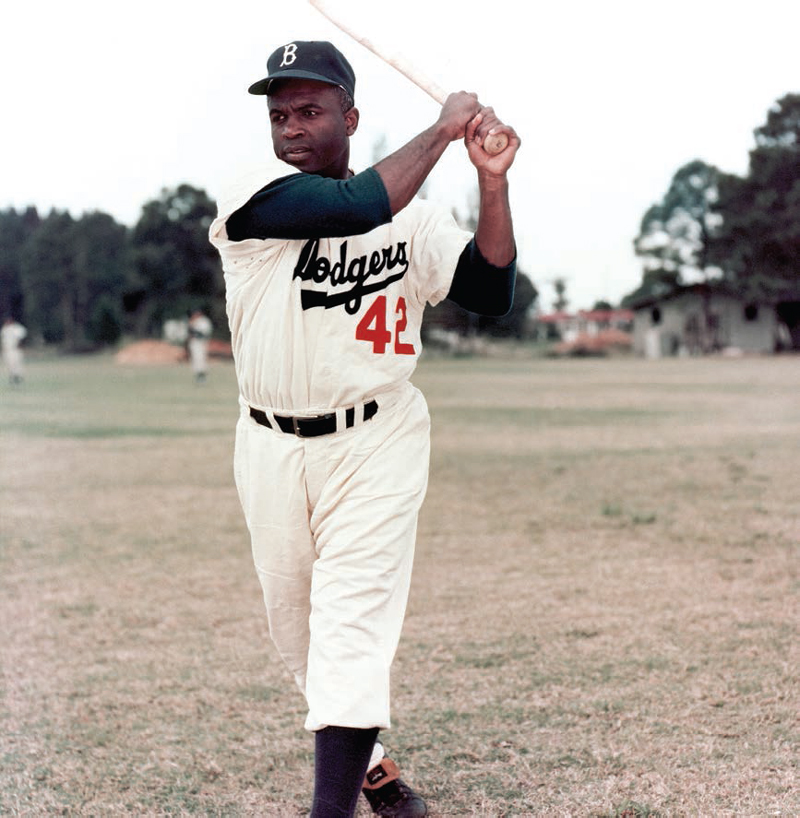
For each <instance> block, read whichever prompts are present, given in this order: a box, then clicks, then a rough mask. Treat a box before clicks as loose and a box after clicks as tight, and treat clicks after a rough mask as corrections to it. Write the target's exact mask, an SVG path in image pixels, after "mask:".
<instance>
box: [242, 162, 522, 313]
mask: <svg viewBox="0 0 800 818" xmlns="http://www.w3.org/2000/svg"><path fill="white" fill-rule="evenodd" d="M391 220H392V211H391V207H390V205H389V196H388V194H387V192H386V188H385V187H384V184H383V180H382V179H381V177H380V175H379V174H378V172H377V171H376V170H375V169H374V168H367V170H365V171H363V172H362V173H358V174H356V175H355V176H353V177H351V178H350V179H329V178H327V177H323V176H317V175H315V174H311V173H297V174H292V175H290V176H284V177H282V178H281V179H276V180H275V181H274V182H271V183H270V184H268V185H267V186H266V187H264V188H262V189H261V190H259V191H258V193H256V194H255V195H254V196H253V197H252V198H251V199H250V200H249V201H248V202H247V203H246V204H245V205H243V206H242V207H241V208H239V210H237V211H236V212H235V213H233V214H232V215H231V216H230V217H229V218H228V221H227V224H226V227H227V231H228V238H229V239H231V240H232V241H244V240H246V239H311V238H318V237H320V236H325V237H326V238H344V237H347V236H354V235H360V234H363V233H368V232H369V231H370V230H374V229H375V228H376V227H380V225H382V224H388V223H389V222H391ZM515 278H516V260H515V261H513V262H511V264H509V265H508V266H507V267H495V266H494V265H493V264H490V263H489V262H488V261H486V259H485V258H484V257H483V256H482V255H481V252H480V250H479V249H478V246H477V244H476V243H475V239H474V238H473V239H472V240H471V241H470V242H469V243H468V244H467V246H466V247H465V248H464V251H463V252H462V253H461V256H460V258H459V260H458V264H457V265H456V269H455V273H454V274H453V281H452V284H451V286H450V291H449V292H448V294H447V298H449V299H450V300H451V301H454V302H455V303H456V304H458V305H459V306H460V307H463V308H464V309H465V310H469V311H470V312H475V313H478V314H479V315H492V316H500V315H505V314H506V313H507V312H508V311H509V310H510V309H511V304H512V301H513V299H514V281H515Z"/></svg>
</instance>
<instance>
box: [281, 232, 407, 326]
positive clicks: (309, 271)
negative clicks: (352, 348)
mask: <svg viewBox="0 0 800 818" xmlns="http://www.w3.org/2000/svg"><path fill="white" fill-rule="evenodd" d="M408 266H409V262H408V256H407V255H406V242H404V241H401V242H398V243H397V244H396V245H393V246H389V247H384V248H383V249H382V250H374V251H373V252H372V253H370V254H369V255H363V256H357V257H356V258H353V259H348V258H347V242H346V241H345V242H342V244H341V245H340V246H339V257H338V258H337V259H336V261H333V260H332V259H329V258H327V257H326V256H324V255H320V253H319V239H311V240H310V241H307V242H306V243H305V244H304V245H303V249H302V250H301V251H300V257H299V258H298V260H297V265H296V266H295V268H294V273H293V275H292V278H299V279H300V280H301V281H313V282H314V283H315V284H326V285H327V289H326V290H302V291H301V304H302V307H303V309H304V310H310V309H313V308H314V307H324V308H325V309H326V310H328V309H330V308H331V307H340V306H342V305H344V308H345V310H346V311H347V312H348V313H349V314H350V315H355V313H357V312H358V311H359V310H360V309H361V301H362V299H363V298H364V296H365V295H370V294H371V293H375V292H378V291H379V290H384V289H386V288H387V287H388V286H389V285H390V284H392V283H393V282H395V281H399V280H400V279H401V278H403V276H404V275H405V274H406V273H407V272H408ZM384 272H386V273H390V275H387V276H386V277H385V278H381V279H380V280H379V281H370V279H373V278H375V277H377V276H380V275H382V274H383V273H384ZM368 282H369V283H368Z"/></svg>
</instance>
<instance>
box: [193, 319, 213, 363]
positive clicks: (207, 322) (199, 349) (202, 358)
mask: <svg viewBox="0 0 800 818" xmlns="http://www.w3.org/2000/svg"><path fill="white" fill-rule="evenodd" d="M213 330H214V325H213V324H212V323H211V319H210V318H209V317H208V316H207V315H203V313H195V314H193V315H192V317H191V318H190V319H189V344H188V345H189V360H190V362H191V365H192V371H193V372H194V374H195V376H197V377H201V376H203V375H205V373H206V370H207V369H208V342H209V339H210V338H211V333H212V332H213Z"/></svg>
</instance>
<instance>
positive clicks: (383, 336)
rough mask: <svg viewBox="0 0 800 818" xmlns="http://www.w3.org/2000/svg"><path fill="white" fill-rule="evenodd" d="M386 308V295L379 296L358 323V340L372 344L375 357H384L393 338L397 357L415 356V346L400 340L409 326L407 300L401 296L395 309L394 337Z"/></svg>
mask: <svg viewBox="0 0 800 818" xmlns="http://www.w3.org/2000/svg"><path fill="white" fill-rule="evenodd" d="M386 306H387V304H386V296H385V295H379V296H378V297H377V298H376V299H375V300H374V301H373V302H372V305H371V306H370V307H369V309H368V310H367V311H366V312H365V313H364V317H363V318H362V319H361V320H360V321H359V322H358V326H357V327H356V340H358V341H366V342H367V343H370V344H372V352H373V353H374V354H375V355H383V354H385V352H386V347H387V346H388V345H389V344H390V343H392V338H394V351H395V354H396V355H413V354H414V345H413V344H409V343H406V342H404V341H402V340H401V338H400V336H401V334H402V333H403V332H405V329H406V327H407V326H408V318H407V316H406V300H405V298H403V297H402V296H400V298H398V299H397V304H396V306H395V308H394V315H395V316H397V320H396V321H395V324H394V335H392V333H391V332H390V331H389V327H388V319H387V310H386Z"/></svg>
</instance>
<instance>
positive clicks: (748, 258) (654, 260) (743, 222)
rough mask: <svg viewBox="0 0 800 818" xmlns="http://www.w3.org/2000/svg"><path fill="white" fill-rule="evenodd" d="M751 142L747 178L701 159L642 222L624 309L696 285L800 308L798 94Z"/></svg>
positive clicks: (773, 112) (777, 108)
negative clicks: (637, 279)
mask: <svg viewBox="0 0 800 818" xmlns="http://www.w3.org/2000/svg"><path fill="white" fill-rule="evenodd" d="M754 137H755V147H754V148H753V149H752V150H751V151H750V155H749V167H748V172H747V174H746V175H745V176H741V177H740V176H737V175H736V174H730V173H724V172H722V171H720V170H719V169H718V168H717V167H715V166H714V165H712V164H708V163H707V162H705V161H703V160H701V159H695V160H693V161H691V162H688V163H687V164H685V165H684V166H682V167H681V168H679V169H678V170H677V171H676V172H675V174H674V176H673V178H672V181H671V184H670V186H669V189H668V190H667V192H666V193H665V194H664V196H663V198H662V199H661V201H660V202H658V203H656V204H654V205H652V207H650V208H649V209H648V210H647V211H646V213H645V214H644V216H643V217H642V221H641V225H640V230H639V234H638V236H637V237H636V238H635V239H634V249H635V252H636V254H637V256H638V257H639V258H640V259H641V261H642V266H643V276H642V282H641V284H640V285H639V287H638V288H637V289H636V290H634V291H633V292H632V293H630V294H628V295H627V296H626V297H625V299H623V305H626V306H633V305H635V304H636V303H637V302H638V301H642V300H644V299H647V298H651V297H654V296H655V297H659V296H663V295H665V294H668V293H670V292H673V291H674V290H675V289H677V288H679V287H681V286H683V285H686V284H692V283H697V282H703V283H707V284H711V285H721V286H725V287H728V288H730V289H731V290H733V291H735V292H737V293H738V294H740V295H741V296H742V298H743V299H747V300H752V301H753V302H754V303H758V302H765V301H766V302H768V303H774V304H776V305H780V304H784V305H786V304H792V303H795V302H797V301H800V94H787V95H786V96H784V97H782V98H781V99H779V100H778V101H777V102H776V103H775V104H774V105H773V106H772V108H770V110H769V111H768V113H767V118H766V121H765V122H764V124H763V125H761V126H759V127H758V128H756V129H755V131H754Z"/></svg>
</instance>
